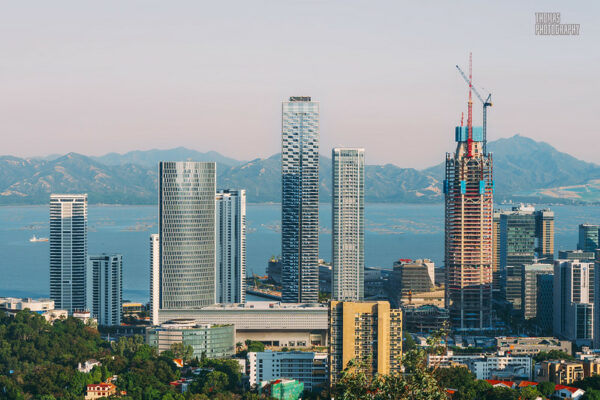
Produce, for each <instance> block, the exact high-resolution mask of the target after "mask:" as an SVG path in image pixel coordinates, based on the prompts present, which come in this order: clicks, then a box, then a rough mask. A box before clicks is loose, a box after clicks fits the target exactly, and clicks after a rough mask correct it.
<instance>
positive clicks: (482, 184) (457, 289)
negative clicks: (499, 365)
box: [444, 122, 494, 330]
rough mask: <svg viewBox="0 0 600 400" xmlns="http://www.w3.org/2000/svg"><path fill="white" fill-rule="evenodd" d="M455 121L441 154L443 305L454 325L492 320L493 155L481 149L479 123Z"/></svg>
mask: <svg viewBox="0 0 600 400" xmlns="http://www.w3.org/2000/svg"><path fill="white" fill-rule="evenodd" d="M470 126H471V123H470V122H469V123H468V127H456V130H455V139H456V142H457V143H458V144H457V147H456V152H455V153H454V154H451V153H447V154H446V179H445V180H444V193H445V199H446V201H445V203H446V204H445V206H446V207H445V210H446V211H445V220H446V235H445V242H446V246H445V247H446V250H445V259H446V274H447V275H446V307H447V308H448V309H449V310H450V322H451V323H452V326H453V327H454V328H455V329H458V330H483V329H489V328H491V325H492V218H493V211H494V210H493V204H494V200H493V196H494V195H493V192H494V181H493V175H492V156H491V154H484V153H483V130H482V128H481V127H472V128H471V127H470Z"/></svg>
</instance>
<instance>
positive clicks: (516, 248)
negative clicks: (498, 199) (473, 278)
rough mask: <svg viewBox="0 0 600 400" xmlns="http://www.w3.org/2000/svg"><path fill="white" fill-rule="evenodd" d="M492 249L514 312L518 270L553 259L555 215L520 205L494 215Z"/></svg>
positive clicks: (518, 299)
mask: <svg viewBox="0 0 600 400" xmlns="http://www.w3.org/2000/svg"><path fill="white" fill-rule="evenodd" d="M496 220H497V221H498V222H497V224H496V223H494V229H495V232H494V238H495V239H496V237H497V239H498V244H497V246H494V252H495V255H497V256H498V260H499V274H498V275H499V276H500V277H501V289H502V293H503V294H504V299H505V300H507V301H508V302H510V303H511V304H512V306H513V309H514V310H517V311H518V310H520V309H521V284H522V282H521V276H522V273H521V270H522V266H523V265H525V264H532V263H534V262H535V261H536V260H537V261H540V262H545V263H551V262H553V260H554V213H553V212H552V211H550V210H548V209H545V210H540V211H536V210H535V208H534V207H532V206H524V205H521V206H519V207H513V208H512V210H496V211H495V212H494V221H496Z"/></svg>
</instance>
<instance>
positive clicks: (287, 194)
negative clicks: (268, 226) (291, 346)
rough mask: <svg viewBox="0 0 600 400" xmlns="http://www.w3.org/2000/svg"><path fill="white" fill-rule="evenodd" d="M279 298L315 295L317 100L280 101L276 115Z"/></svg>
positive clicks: (304, 300) (303, 299)
mask: <svg viewBox="0 0 600 400" xmlns="http://www.w3.org/2000/svg"><path fill="white" fill-rule="evenodd" d="M281 180H282V193H281V256H282V271H281V272H282V274H281V275H282V277H281V278H282V284H283V290H282V301H283V302H286V303H312V302H317V301H318V300H319V269H318V261H319V103H317V102H313V101H311V98H310V97H290V100H289V101H286V102H283V105H282V118H281Z"/></svg>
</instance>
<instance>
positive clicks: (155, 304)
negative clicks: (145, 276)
mask: <svg viewBox="0 0 600 400" xmlns="http://www.w3.org/2000/svg"><path fill="white" fill-rule="evenodd" d="M159 249H160V241H159V239H158V233H154V234H152V235H150V321H151V323H152V325H159V324H160V323H159V321H158V310H159V309H160V250H159Z"/></svg>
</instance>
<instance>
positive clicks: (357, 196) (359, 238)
mask: <svg viewBox="0 0 600 400" xmlns="http://www.w3.org/2000/svg"><path fill="white" fill-rule="evenodd" d="M332 163H333V168H332V171H333V179H332V181H333V196H332V205H333V211H332V218H333V224H332V226H333V233H332V243H333V249H332V254H333V291H332V298H333V299H335V300H340V301H359V300H362V299H363V297H364V270H365V254H364V242H365V222H364V208H365V151H364V149H350V148H336V149H333V151H332Z"/></svg>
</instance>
